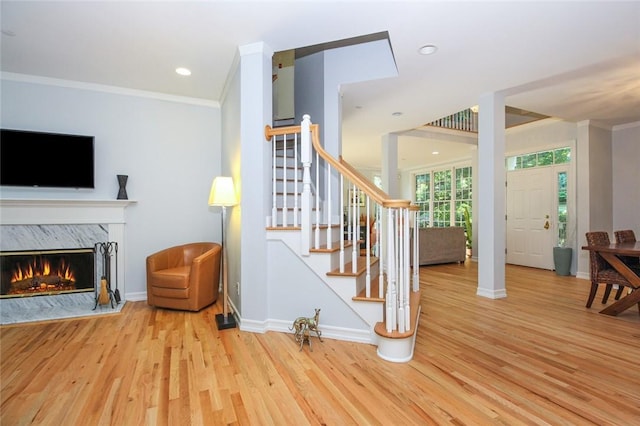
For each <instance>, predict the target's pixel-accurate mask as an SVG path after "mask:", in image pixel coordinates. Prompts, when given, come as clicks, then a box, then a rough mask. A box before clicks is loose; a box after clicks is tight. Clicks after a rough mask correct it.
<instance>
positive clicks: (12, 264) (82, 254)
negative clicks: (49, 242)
mask: <svg viewBox="0 0 640 426" xmlns="http://www.w3.org/2000/svg"><path fill="white" fill-rule="evenodd" d="M94 288H95V251H94V249H93V248H79V249H61V250H36V251H7V252H0V297H2V298H6V297H22V296H36V295H44V294H47V295H50V294H57V293H76V292H87V291H94Z"/></svg>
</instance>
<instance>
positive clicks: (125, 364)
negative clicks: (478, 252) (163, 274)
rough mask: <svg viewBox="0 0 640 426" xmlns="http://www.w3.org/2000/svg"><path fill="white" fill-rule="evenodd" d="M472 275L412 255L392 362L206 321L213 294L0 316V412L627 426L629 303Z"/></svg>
mask: <svg viewBox="0 0 640 426" xmlns="http://www.w3.org/2000/svg"><path fill="white" fill-rule="evenodd" d="M476 274H477V265H476V264H475V263H472V262H469V261H467V264H465V265H457V264H452V265H439V266H430V267H423V268H421V271H420V278H421V286H422V290H423V292H422V313H421V317H420V324H419V328H418V337H417V341H416V347H415V355H414V359H413V360H412V361H410V362H408V363H406V364H394V363H389V362H386V361H383V360H382V359H380V358H379V357H378V356H377V355H376V350H375V347H373V346H370V345H363V344H356V343H350V342H342V341H337V340H331V339H324V342H323V343H320V342H318V341H317V339H316V338H315V337H314V338H313V339H314V340H313V352H311V351H309V347H308V346H306V345H305V347H304V349H303V350H302V351H299V346H298V345H297V344H296V343H295V342H294V340H293V336H292V335H291V334H282V333H275V332H269V333H265V334H253V333H248V332H242V331H239V329H237V328H236V329H231V330H223V331H220V332H219V331H218V330H217V329H216V325H215V320H214V316H215V314H216V313H219V312H220V306H219V303H218V304H216V305H214V306H211V307H210V308H207V309H206V310H204V311H202V312H200V313H185V312H175V311H168V310H159V309H153V308H150V307H149V306H147V305H146V303H144V302H136V303H127V304H126V306H125V308H124V309H123V312H122V313H121V314H118V315H113V316H107V317H101V318H87V319H78V320H64V321H52V322H46V323H39V324H30V325H29V324H22V325H12V326H3V327H2V328H1V329H0V332H1V338H0V345H1V353H0V355H1V372H0V374H1V375H0V379H1V399H0V410H1V414H0V424H1V425H2V426H10V425H11V426H12V425H26V424H45V425H56V426H57V425H102V424H104V425H107V424H111V425H144V424H147V425H156V424H158V425H165V424H169V425H180V426H183V425H189V424H191V425H223V424H243V425H305V424H314V425H317V424H328V425H347V424H358V425H369V424H380V425H414V424H420V425H427V424H457V425H489V424H500V425H520V424H551V425H560V424H575V425H584V424H596V425H625V426H626V425H632V424H640V367H639V366H640V315H639V314H638V309H637V308H635V307H634V308H632V309H629V310H628V311H626V312H625V313H624V314H623V315H621V316H620V317H616V318H613V317H608V316H604V315H601V314H598V313H597V311H598V310H599V308H600V307H601V304H600V299H598V300H597V301H596V302H595V303H594V305H593V308H592V309H586V308H585V307H584V304H585V301H586V299H587V293H588V287H589V283H588V282H587V281H585V280H578V279H576V278H573V277H559V276H556V275H555V274H554V273H553V272H548V271H540V270H535V269H529V268H521V267H510V266H507V293H508V297H507V298H505V299H500V300H490V299H486V298H481V297H477V296H476V295H475V293H476ZM601 292H602V290H601ZM601 292H599V294H598V297H600V296H601V294H602V293H601ZM320 329H322V315H321V316H320Z"/></svg>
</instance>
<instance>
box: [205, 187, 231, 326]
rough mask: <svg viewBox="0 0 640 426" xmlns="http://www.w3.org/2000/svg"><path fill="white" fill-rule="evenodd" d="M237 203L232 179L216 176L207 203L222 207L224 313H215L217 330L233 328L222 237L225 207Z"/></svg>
mask: <svg viewBox="0 0 640 426" xmlns="http://www.w3.org/2000/svg"><path fill="white" fill-rule="evenodd" d="M236 204H238V200H237V199H236V192H235V190H234V188H233V179H231V178H230V177H227V176H218V177H216V178H215V179H214V180H213V184H211V193H210V194H209V205H210V206H219V207H222V296H223V298H224V299H223V306H224V311H223V312H224V313H222V314H217V315H216V324H217V325H218V330H225V329H227V328H235V326H236V319H235V317H234V316H233V315H230V314H229V300H228V299H227V295H228V293H227V289H228V288H229V286H228V279H227V250H226V247H225V246H226V243H227V242H226V240H225V238H224V235H225V232H224V231H225V228H226V226H227V207H230V206H235V205H236Z"/></svg>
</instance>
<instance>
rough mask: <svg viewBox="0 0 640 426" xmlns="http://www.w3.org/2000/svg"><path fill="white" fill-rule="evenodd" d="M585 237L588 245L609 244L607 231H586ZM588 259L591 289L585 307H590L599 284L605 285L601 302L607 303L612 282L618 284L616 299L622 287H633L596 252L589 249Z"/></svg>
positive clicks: (620, 293)
mask: <svg viewBox="0 0 640 426" xmlns="http://www.w3.org/2000/svg"><path fill="white" fill-rule="evenodd" d="M586 237H587V244H588V245H590V246H608V245H609V244H610V241H609V234H608V233H607V232H603V231H595V232H587V233H586ZM589 259H590V261H591V291H590V292H589V298H588V299H587V308H590V307H591V304H592V303H593V299H595V297H596V292H597V291H598V286H599V284H605V285H606V287H605V290H604V296H603V297H602V303H607V300H608V299H609V294H610V293H611V289H612V288H613V285H614V284H615V285H617V286H618V291H617V292H616V300H617V299H619V298H620V296H621V295H622V291H623V289H624V287H629V288H634V287H633V286H632V285H631V284H630V283H629V281H627V279H626V278H625V277H623V276H622V275H620V273H619V272H618V271H616V270H615V269H613V267H612V266H611V265H609V263H608V262H607V261H606V260H604V259H603V258H602V256H600V255H599V254H598V253H597V252H595V251H589Z"/></svg>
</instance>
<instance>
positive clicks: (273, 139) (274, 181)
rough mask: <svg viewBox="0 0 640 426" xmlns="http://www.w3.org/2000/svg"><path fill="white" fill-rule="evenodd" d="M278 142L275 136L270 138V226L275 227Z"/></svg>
mask: <svg viewBox="0 0 640 426" xmlns="http://www.w3.org/2000/svg"><path fill="white" fill-rule="evenodd" d="M277 142H278V139H277V137H276V136H275V135H273V136H272V137H271V149H272V154H271V163H272V168H273V170H272V174H271V175H272V181H271V183H272V191H271V192H272V196H273V201H272V206H271V226H273V227H275V226H277V225H278V201H277V197H278V186H277V181H278V177H277V176H276V144H277Z"/></svg>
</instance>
